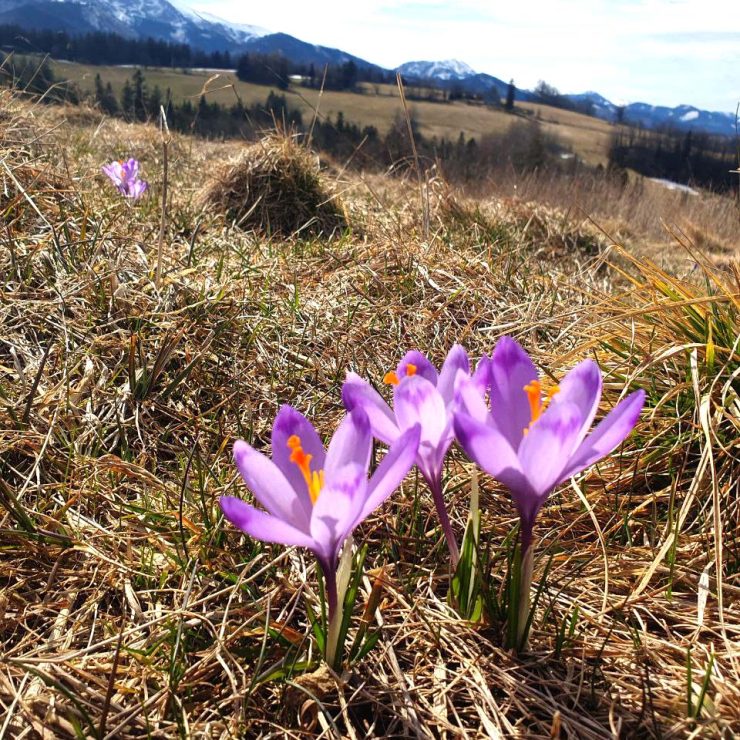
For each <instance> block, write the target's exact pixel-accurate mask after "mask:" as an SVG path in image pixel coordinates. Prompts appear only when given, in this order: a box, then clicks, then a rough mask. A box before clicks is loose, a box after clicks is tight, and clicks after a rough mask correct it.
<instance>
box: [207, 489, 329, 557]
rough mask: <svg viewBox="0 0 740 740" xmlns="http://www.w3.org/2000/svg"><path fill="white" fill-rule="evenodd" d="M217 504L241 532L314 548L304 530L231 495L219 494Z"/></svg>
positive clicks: (268, 539) (282, 542)
mask: <svg viewBox="0 0 740 740" xmlns="http://www.w3.org/2000/svg"><path fill="white" fill-rule="evenodd" d="M219 504H220V505H221V509H222V511H223V512H224V515H225V516H226V518H227V519H228V520H229V521H230V522H231V523H232V524H233V525H234V526H235V527H237V528H238V529H241V531H242V532H246V533H247V534H248V535H250V536H252V537H254V538H255V539H258V540H262V541H263V542H277V543H279V544H281V545H296V546H298V547H307V548H309V549H315V543H314V541H313V540H312V539H311V537H309V536H308V535H307V534H306V533H305V532H301V531H300V530H298V529H296V528H295V527H292V526H291V525H290V524H288V523H287V522H284V521H282V520H281V519H278V518H277V517H274V516H270V515H269V514H266V513H265V512H264V511H260V510H259V509H255V508H254V506H250V505H249V504H247V503H245V502H244V501H241V500H240V499H238V498H234V497H233V496H221V498H220V499H219Z"/></svg>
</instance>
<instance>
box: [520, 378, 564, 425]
mask: <svg viewBox="0 0 740 740" xmlns="http://www.w3.org/2000/svg"><path fill="white" fill-rule="evenodd" d="M522 390H523V391H524V392H525V393H526V394H527V400H528V401H529V413H530V416H531V421H530V422H529V426H528V427H527V428H526V429H525V430H524V436H526V435H527V433H528V432H529V430H530V428H531V427H532V424H534V423H535V422H536V421H537V419H539V418H540V416H542V413H543V411H544V410H545V409H546V408H547V406H548V405H549V403H550V401H552V399H553V396H555V395H556V394H558V393H560V388H559V387H558V386H557V385H554V386H553V387H552V388H550V390H549V391H548V392H547V396H546V397H545V399H544V400H543V399H542V383H540V381H539V380H532V381H530V382H529V383H527V385H525V386H524V388H523V389H522Z"/></svg>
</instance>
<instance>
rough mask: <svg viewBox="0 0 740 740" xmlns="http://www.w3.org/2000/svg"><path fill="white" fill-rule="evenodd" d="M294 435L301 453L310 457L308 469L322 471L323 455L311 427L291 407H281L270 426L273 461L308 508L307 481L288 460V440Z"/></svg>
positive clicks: (304, 418) (309, 423) (319, 440)
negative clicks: (299, 442) (298, 442)
mask: <svg viewBox="0 0 740 740" xmlns="http://www.w3.org/2000/svg"><path fill="white" fill-rule="evenodd" d="M293 435H295V436H297V437H298V439H300V440H301V447H302V449H303V451H304V452H305V453H306V454H308V455H311V462H310V468H311V470H312V471H318V470H323V469H324V462H325V458H326V453H325V452H324V445H323V444H322V443H321V439H320V437H319V435H318V434H317V433H316V430H315V429H314V428H313V425H312V424H311V422H310V421H308V419H306V417H305V416H304V415H303V414H301V413H300V412H299V411H296V410H295V409H294V408H293V407H292V406H287V405H286V406H281V408H280V411H278V414H277V416H276V417H275V421H274V422H273V425H272V459H273V461H274V463H275V464H276V465H277V466H278V467H279V468H280V470H282V472H283V475H284V476H285V477H286V478H287V479H288V481H290V485H291V486H292V487H293V488H294V489H295V490H296V491H298V492H299V493H301V494H305V501H308V504H309V506H310V503H311V499H310V497H309V495H308V486H307V485H306V480H305V478H304V477H303V474H302V473H301V470H300V468H299V467H298V466H297V465H296V464H295V463H292V462H291V461H290V456H291V455H292V450H291V448H290V447H288V439H290V437H292V436H293ZM303 498H304V496H302V499H303Z"/></svg>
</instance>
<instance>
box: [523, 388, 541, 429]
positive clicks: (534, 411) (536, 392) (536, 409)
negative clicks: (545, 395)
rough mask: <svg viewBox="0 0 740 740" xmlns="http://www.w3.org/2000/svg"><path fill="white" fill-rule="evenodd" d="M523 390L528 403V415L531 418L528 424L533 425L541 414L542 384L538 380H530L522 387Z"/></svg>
mask: <svg viewBox="0 0 740 740" xmlns="http://www.w3.org/2000/svg"><path fill="white" fill-rule="evenodd" d="M523 390H524V392H525V393H526V394H527V400H528V401H529V413H530V416H531V417H532V420H531V422H530V423H531V424H534V422H536V421H537V419H539V418H540V415H541V414H542V383H540V381H539V380H531V381H530V382H529V383H527V385H525V386H524V389H523Z"/></svg>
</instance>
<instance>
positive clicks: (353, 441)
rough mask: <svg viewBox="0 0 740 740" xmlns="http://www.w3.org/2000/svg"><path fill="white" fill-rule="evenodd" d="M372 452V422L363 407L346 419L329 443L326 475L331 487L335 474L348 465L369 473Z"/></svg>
mask: <svg viewBox="0 0 740 740" xmlns="http://www.w3.org/2000/svg"><path fill="white" fill-rule="evenodd" d="M371 450H372V434H371V431H370V421H369V419H368V417H367V414H366V413H365V411H364V410H363V408H362V407H361V406H358V407H357V408H356V409H355V410H354V411H350V413H349V414H347V416H345V417H344V419H343V420H342V423H341V424H340V425H339V428H338V429H337V431H336V432H334V436H333V437H332V438H331V442H330V443H329V449H328V450H327V453H326V465H325V467H324V474H325V476H326V481H327V485H331V478H332V476H333V475H334V473H335V472H336V471H337V470H339V469H341V468H343V467H344V466H346V465H348V464H353V465H357V466H359V467H360V468H362V469H363V470H364V471H366V472H367V469H368V466H369V465H370V452H371Z"/></svg>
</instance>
